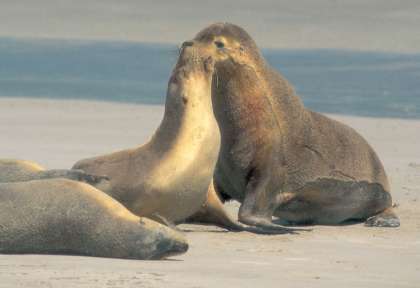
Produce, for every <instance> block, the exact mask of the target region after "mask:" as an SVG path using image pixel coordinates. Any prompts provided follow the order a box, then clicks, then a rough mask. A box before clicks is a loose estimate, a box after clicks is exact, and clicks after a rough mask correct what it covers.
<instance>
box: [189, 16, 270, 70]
mask: <svg viewBox="0 0 420 288" xmlns="http://www.w3.org/2000/svg"><path fill="white" fill-rule="evenodd" d="M186 43H189V45H191V46H192V47H195V49H196V50H197V51H199V52H200V53H201V55H202V57H212V58H213V60H214V62H215V65H216V70H220V69H222V68H227V67H231V68H232V69H235V66H238V65H247V66H250V67H252V68H257V67H258V66H261V65H263V64H264V58H263V57H262V55H261V53H260V51H259V49H258V47H257V44H256V43H255V41H254V40H253V39H252V38H251V36H250V35H249V34H248V33H247V32H246V31H245V30H244V29H243V28H241V27H239V26H237V25H234V24H230V23H215V24H212V25H210V26H208V27H206V28H204V29H203V30H201V31H200V32H199V33H198V34H197V35H196V36H195V37H194V39H193V40H192V41H187V42H186ZM236 68H237V67H236Z"/></svg>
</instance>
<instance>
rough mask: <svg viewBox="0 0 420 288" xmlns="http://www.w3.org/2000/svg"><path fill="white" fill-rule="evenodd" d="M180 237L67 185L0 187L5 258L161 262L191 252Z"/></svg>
mask: <svg viewBox="0 0 420 288" xmlns="http://www.w3.org/2000/svg"><path fill="white" fill-rule="evenodd" d="M187 249H188V244H187V242H186V240H185V238H184V237H183V236H182V235H181V234H180V233H179V232H177V231H174V230H173V229H170V228H169V227H166V226H164V225H161V224H159V223H156V222H154V221H152V220H149V219H145V218H140V217H138V216H136V215H134V214H132V213H131V212H130V211H128V210H127V209H126V208H125V207H124V206H122V205H121V204H120V203H118V202H117V201H116V200H115V199H113V198H111V197H109V196H108V195H106V194H105V193H103V192H101V191H99V190H97V189H96V188H94V187H92V186H90V185H88V184H85V183H81V182H76V181H72V180H68V179H47V180H33V181H27V182H15V183H0V253H6V254H27V253H31V254H32V253H37V254H73V255H84V256H97V257H113V258H129V259H161V258H165V257H168V256H171V255H176V254H181V253H184V252H185V251H187Z"/></svg>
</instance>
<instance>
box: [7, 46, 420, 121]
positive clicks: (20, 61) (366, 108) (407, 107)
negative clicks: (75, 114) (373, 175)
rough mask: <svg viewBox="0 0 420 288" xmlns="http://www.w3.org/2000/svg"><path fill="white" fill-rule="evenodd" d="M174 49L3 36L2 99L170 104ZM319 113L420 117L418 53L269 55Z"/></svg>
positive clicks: (297, 52)
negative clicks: (168, 93) (168, 88)
mask: <svg viewBox="0 0 420 288" xmlns="http://www.w3.org/2000/svg"><path fill="white" fill-rule="evenodd" d="M177 53H178V52H177V47H176V46H175V45H157V44H153V45H152V44H141V43H129V42H104V41H96V42H89V41H75V40H71V41H70V40H68V41H67V40H45V39H42V40H41V39H38V40H36V39H29V40H28V39H13V38H0V97H2V96H6V97H32V98H53V99H91V100H102V101H117V102H130V103H145V104H162V103H164V99H165V93H166V85H167V81H168V77H169V74H170V72H171V68H172V66H173V65H174V63H175V61H176V59H177V56H178V55H177ZM263 53H264V55H265V56H266V58H267V60H268V62H269V63H271V65H272V66H274V67H276V68H277V69H278V70H279V71H281V72H282V74H283V75H284V76H285V77H286V78H287V79H289V80H290V82H291V83H293V85H294V86H295V88H296V90H297V93H298V94H299V95H300V96H301V97H302V99H303V101H304V103H305V105H306V106H307V107H309V108H311V109H313V110H315V111H319V112H330V113H339V114H350V115H363V116H377V117H401V118H420V54H395V53H376V52H355V51H341V50H264V51H263Z"/></svg>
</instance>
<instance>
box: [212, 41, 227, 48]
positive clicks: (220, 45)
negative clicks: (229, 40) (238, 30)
mask: <svg viewBox="0 0 420 288" xmlns="http://www.w3.org/2000/svg"><path fill="white" fill-rule="evenodd" d="M214 45H216V47H217V48H219V49H222V48H225V43H223V42H222V41H214Z"/></svg>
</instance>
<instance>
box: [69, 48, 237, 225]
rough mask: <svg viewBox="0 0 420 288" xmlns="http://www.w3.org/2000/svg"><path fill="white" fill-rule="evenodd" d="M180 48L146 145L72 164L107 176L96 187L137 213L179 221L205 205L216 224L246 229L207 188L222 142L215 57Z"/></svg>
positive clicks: (89, 171) (88, 171)
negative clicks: (160, 111) (216, 114)
mask: <svg viewBox="0 0 420 288" xmlns="http://www.w3.org/2000/svg"><path fill="white" fill-rule="evenodd" d="M185 48H186V47H182V48H181V51H180V56H179V59H178V62H177V64H176V66H175V68H174V70H173V72H172V75H171V77H170V79H169V83H168V89H167V97H166V103H165V113H164V116H163V120H162V122H161V124H160V126H159V128H158V129H157V131H156V132H155V133H154V135H153V137H152V138H151V139H150V141H149V142H147V143H146V144H144V145H142V146H140V147H136V148H133V149H128V150H123V151H119V152H116V153H112V154H108V155H104V156H99V157H94V158H90V159H85V160H81V161H79V162H77V163H76V164H75V165H74V166H73V169H80V170H83V171H85V172H87V173H91V174H98V175H106V176H107V177H108V178H109V180H110V182H109V183H107V184H109V185H99V186H96V187H98V188H99V189H100V190H102V191H105V192H106V193H108V194H109V195H110V196H112V197H114V198H115V199H117V200H118V201H120V202H121V203H122V204H123V205H125V206H126V207H127V208H128V209H129V210H130V211H132V212H133V213H134V214H136V215H139V216H146V217H150V218H153V219H156V216H158V217H159V218H158V219H156V220H158V221H159V219H160V218H164V219H166V220H167V221H169V222H172V223H180V222H183V221H184V220H185V219H187V218H188V217H190V216H191V215H193V214H194V213H196V212H197V211H199V210H200V208H201V207H202V206H204V207H206V208H207V207H208V208H210V209H211V211H212V213H213V214H216V217H214V221H215V222H216V223H214V224H216V225H219V226H222V227H225V228H228V229H230V230H242V228H243V227H242V226H243V225H241V224H240V223H238V222H237V221H236V222H235V221H234V220H232V219H231V218H230V216H229V214H228V213H226V211H224V209H223V205H222V203H221V201H220V199H219V198H218V196H217V195H215V194H214V193H215V192H214V190H213V189H211V188H212V186H210V188H209V184H210V181H211V179H212V177H213V170H214V166H215V164H216V161H217V155H218V152H219V147H220V134H219V128H218V126H217V123H216V120H215V119H214V115H213V110H212V102H211V82H212V74H213V65H212V63H211V62H210V60H211V59H202V58H199V57H196V55H195V51H194V50H193V49H185Z"/></svg>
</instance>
